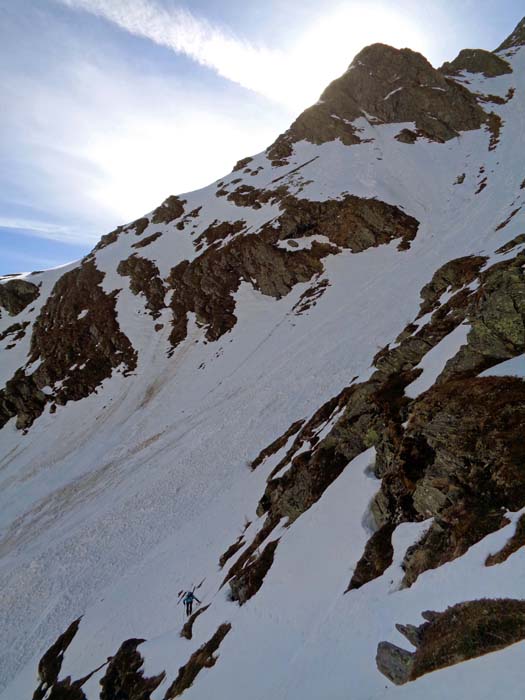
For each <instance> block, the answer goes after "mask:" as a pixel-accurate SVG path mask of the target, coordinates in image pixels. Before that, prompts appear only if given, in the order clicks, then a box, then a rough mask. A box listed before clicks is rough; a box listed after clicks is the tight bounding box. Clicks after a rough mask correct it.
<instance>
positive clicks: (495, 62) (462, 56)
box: [439, 49, 512, 78]
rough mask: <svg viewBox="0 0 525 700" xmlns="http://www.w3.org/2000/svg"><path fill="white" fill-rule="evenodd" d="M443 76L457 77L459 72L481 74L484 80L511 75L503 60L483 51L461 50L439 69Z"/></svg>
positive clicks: (508, 66)
mask: <svg viewBox="0 0 525 700" xmlns="http://www.w3.org/2000/svg"><path fill="white" fill-rule="evenodd" d="M439 70H440V71H441V72H442V73H444V74H445V75H457V74H458V73H460V72H461V71H465V72H467V73H481V74H482V75H484V76H485V77H486V78H495V77H496V76H497V75H505V73H512V68H511V67H510V65H509V64H508V63H507V61H505V60H504V59H503V58H500V57H499V56H497V55H496V54H494V53H491V52H490V51H483V49H463V51H460V52H459V54H458V55H457V57H456V58H455V59H454V60H453V61H451V62H450V63H444V64H443V65H442V66H441V68H440V69H439Z"/></svg>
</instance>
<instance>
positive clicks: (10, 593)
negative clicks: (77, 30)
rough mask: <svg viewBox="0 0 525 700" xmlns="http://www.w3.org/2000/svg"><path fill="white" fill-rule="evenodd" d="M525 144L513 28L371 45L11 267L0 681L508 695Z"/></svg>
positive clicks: (522, 566) (3, 415) (81, 690)
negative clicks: (438, 61) (89, 223)
mask: <svg viewBox="0 0 525 700" xmlns="http://www.w3.org/2000/svg"><path fill="white" fill-rule="evenodd" d="M524 150H525V20H523V21H522V22H521V23H520V24H519V25H518V26H517V28H516V29H515V30H514V32H513V33H512V34H511V35H510V37H509V38H508V39H507V40H506V41H505V42H504V43H503V44H502V45H501V46H500V47H499V48H498V49H497V50H496V51H495V52H493V53H490V52H487V51H482V50H471V49H469V50H465V51H462V52H461V53H460V54H459V56H458V57H457V58H456V59H455V60H454V61H452V62H451V63H446V64H445V65H444V66H442V67H441V68H440V69H439V70H436V69H434V68H433V67H432V66H431V65H430V64H429V63H428V62H427V61H426V59H425V58H424V57H423V56H421V55H420V54H418V53H415V52H413V51H411V50H408V49H403V50H397V49H393V48H390V47H388V46H384V45H381V44H376V45H373V46H370V47H368V48H365V49H364V50H363V51H362V52H361V53H360V54H359V55H358V56H357V57H356V58H355V59H354V61H353V63H352V64H351V65H350V67H349V68H348V70H347V71H346V73H345V74H344V75H343V76H341V77H340V78H339V79H338V80H336V81H334V82H333V83H332V84H331V85H330V86H329V87H328V88H327V89H326V90H325V92H324V93H323V95H322V96H321V99H320V101H319V102H318V103H317V104H315V105H314V106H313V107H311V108H310V109H308V110H306V111H305V112H304V113H303V114H301V115H300V116H299V118H298V119H297V120H296V121H295V122H294V123H293V125H292V126H291V127H290V129H289V130H288V131H287V132H286V133H285V134H283V135H281V136H280V137H279V138H278V139H277V141H276V142H275V143H274V144H273V145H272V146H270V147H269V148H268V149H267V151H265V152H264V153H261V154H259V155H256V156H254V157H253V158H246V159H244V160H243V161H240V162H239V163H237V165H236V166H235V167H234V169H233V172H232V173H230V174H229V175H228V176H226V177H225V178H223V180H221V181H220V182H217V183H213V184H212V185H210V186H209V187H207V188H205V189H203V190H199V191H197V192H191V193H188V194H184V195H181V196H171V197H168V199H167V200H166V201H165V202H164V203H163V204H162V205H161V206H160V207H158V208H157V209H156V210H155V211H154V212H151V213H150V214H148V215H146V216H145V217H144V218H141V219H139V220H137V221H135V222H133V223H131V224H129V225H127V226H122V227H119V228H118V229H117V230H116V231H113V232H111V233H109V234H107V235H106V236H103V238H102V239H101V242H100V243H99V244H98V245H97V246H96V248H95V249H94V250H93V251H92V252H91V253H90V254H89V255H88V256H86V257H85V258H84V259H83V260H81V261H79V262H77V263H74V264H71V265H67V266H65V267H62V268H59V269H55V270H48V271H45V272H33V273H31V274H24V275H12V276H7V277H4V278H2V279H1V280H0V281H1V284H0V306H1V318H0V339H1V343H2V346H1V348H2V355H1V357H2V362H1V369H0V372H1V386H2V387H3V388H2V389H1V390H0V425H1V426H2V430H1V431H0V439H1V444H2V456H1V458H0V479H1V481H0V484H1V490H0V493H1V496H0V497H1V507H0V518H1V523H0V524H1V543H0V548H1V550H0V551H1V560H0V567H1V568H0V597H1V602H2V604H1V613H2V623H1V624H2V640H3V643H2V649H1V679H2V688H3V690H2V691H0V698H1V699H2V700H23V699H26V698H27V699H29V698H34V699H35V700H44V698H45V700H58V699H60V700H85V698H87V699H88V700H94V699H95V698H101V699H103V700H117V699H123V698H127V699H128V700H148V699H151V700H162V699H166V700H168V699H171V698H175V697H179V696H180V695H183V696H184V698H187V699H188V700H192V699H194V700H207V699H212V698H213V700H226V698H227V699H228V700H235V699H237V698H238V699H239V700H241V698H242V700H263V699H264V700H266V699H267V698H275V699H276V700H299V698H300V699H301V700H310V699H311V700H314V699H315V700H319V699H320V698H326V700H336V699H337V700H339V699H341V700H342V699H343V698H344V699H345V700H346V699H347V698H355V699H358V700H365V699H366V700H379V699H380V698H385V697H391V698H396V697H402V698H404V699H405V698H407V699H410V698H414V699H420V698H423V697H424V698H425V699H426V700H431V699H435V700H437V699H439V700H441V699H442V698H443V697H447V698H448V699H449V700H453V699H457V700H465V699H468V698H476V699H477V700H483V699H484V698H487V699H488V698H491V700H492V699H493V698H497V697H505V698H506V700H511V699H513V698H518V697H519V698H521V696H522V692H523V691H522V688H523V685H524V683H525V664H523V660H522V658H523V643H521V644H519V643H518V642H520V640H523V639H525V599H524V598H525V596H524V591H525V548H524V545H525V443H524V440H523V425H524V422H525V382H524V381H523V378H524V377H525V356H524V352H525V278H524V265H525V160H524V158H523V153H524ZM188 589H194V590H195V594H196V595H197V597H198V598H199V599H200V601H201V602H202V604H201V605H200V606H198V607H197V608H196V611H195V612H194V613H193V615H192V617H191V618H190V619H189V620H187V619H185V614H184V611H183V609H182V608H183V605H182V603H180V604H178V601H179V593H180V591H184V590H188ZM489 652H490V653H489ZM37 671H38V678H37Z"/></svg>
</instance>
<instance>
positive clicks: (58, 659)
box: [33, 618, 84, 700]
mask: <svg viewBox="0 0 525 700" xmlns="http://www.w3.org/2000/svg"><path fill="white" fill-rule="evenodd" d="M79 625H80V618H79V619H78V620H75V621H74V622H72V623H71V624H70V625H69V627H68V628H67V630H66V631H65V632H64V633H63V634H61V635H60V636H59V637H58V639H57V640H56V642H55V643H54V644H53V645H52V646H50V647H49V649H48V650H47V651H46V653H45V654H44V656H43V657H42V658H41V659H40V663H39V664H38V679H39V681H40V682H39V685H38V688H37V689H36V690H35V692H34V693H33V700H44V697H46V695H47V693H48V692H49V689H50V688H53V689H54V686H56V684H57V682H58V675H59V673H60V669H61V668H62V661H63V658H64V653H65V652H66V650H67V648H68V647H69V645H70V644H71V642H72V641H73V639H74V638H75V635H76V633H77V632H78V627H79ZM69 697H70V698H71V700H73V699H74V698H75V695H73V694H70V695H69V696H68V695H64V698H68V699H69ZM79 698H82V699H83V698H84V694H83V693H81V694H80V695H79Z"/></svg>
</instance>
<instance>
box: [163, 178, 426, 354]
mask: <svg viewBox="0 0 525 700" xmlns="http://www.w3.org/2000/svg"><path fill="white" fill-rule="evenodd" d="M274 195H275V193H273V194H272V196H274ZM260 197H263V198H265V197H266V195H265V194H264V192H263V191H259V190H255V189H254V190H253V191H252V190H250V198H253V201H256V200H258V199H259V198H260ZM250 201H252V200H250ZM280 204H281V208H282V209H283V213H282V214H281V216H280V217H279V219H278V221H277V222H273V225H269V226H266V227H263V229H262V230H261V231H260V232H259V233H258V234H248V235H244V236H242V237H241V236H233V237H232V238H231V240H227V241H224V240H223V239H224V237H225V236H230V234H232V233H236V232H238V230H239V227H242V226H244V222H242V221H238V222H235V223H234V224H231V223H224V224H221V225H216V224H215V223H214V224H212V225H211V226H210V227H209V228H208V229H207V231H205V232H204V234H203V235H205V236H206V237H207V238H208V237H209V236H211V239H210V240H211V241H212V242H214V241H216V240H223V245H222V246H220V247H216V246H213V245H212V246H211V247H208V248H206V250H204V252H202V253H201V255H199V256H198V257H197V258H195V259H194V260H192V261H191V262H190V261H188V260H183V261H182V262H180V263H179V264H178V265H177V266H176V267H174V268H172V270H171V272H170V275H169V276H168V280H167V282H168V284H169V285H170V286H171V287H172V288H173V290H174V293H173V296H172V301H171V308H172V310H173V330H172V333H171V336H170V340H171V343H172V345H173V346H176V345H177V344H178V343H180V342H181V341H182V340H184V339H185V338H186V335H187V314H188V312H193V313H195V314H196V317H197V322H198V323H200V324H202V325H204V326H205V327H206V338H207V339H208V340H216V339H217V338H219V337H220V336H222V335H223V334H224V333H226V332H227V331H229V330H231V328H233V326H234V325H235V323H236V317H235V314H234V310H235V301H234V298H233V295H234V293H235V292H236V291H237V289H238V288H239V285H240V283H241V281H247V282H250V283H251V284H252V285H253V286H254V287H255V288H256V289H258V290H259V291H261V292H262V293H263V294H266V295H268V296H273V297H275V298H276V299H280V298H281V297H283V296H285V295H286V294H288V293H289V292H290V290H291V289H292V288H293V287H294V286H295V285H296V284H298V283H300V282H308V281H309V280H310V279H312V277H313V276H314V275H316V274H319V273H321V272H322V271H323V266H322V264H321V260H322V259H323V258H324V257H326V256H327V255H329V254H334V253H337V252H338V251H339V248H338V247H344V248H349V249H350V250H351V251H352V252H354V253H357V252H361V251H363V250H366V249H367V248H370V247H372V246H377V245H381V244H385V243H389V242H390V241H392V240H395V239H400V240H401V242H402V243H404V244H405V245H404V246H403V247H405V248H406V247H407V245H408V244H409V243H410V241H411V240H413V239H414V237H415V235H416V233H417V229H418V226H419V224H418V222H417V221H416V219H414V218H413V217H411V216H409V215H407V214H405V213H403V212H402V211H401V210H400V209H399V208H397V207H394V206H392V205H390V204H386V203H385V202H381V201H379V200H375V199H364V198H359V197H355V196H352V195H347V196H346V197H344V198H343V199H341V200H327V201H324V202H315V201H310V200H303V199H297V198H295V197H292V196H290V195H285V196H284V198H283V199H282V200H281V202H280ZM314 234H317V235H323V236H326V237H327V238H328V239H329V241H330V243H318V242H317V241H314V242H313V243H312V246H311V248H308V249H302V250H293V251H288V250H284V249H283V248H280V247H278V246H277V245H276V243H277V242H278V241H279V240H285V239H290V238H292V239H293V238H300V237H303V236H306V235H314ZM196 242H197V244H198V245H200V244H201V243H202V240H199V239H197V241H196ZM335 246H338V247H335Z"/></svg>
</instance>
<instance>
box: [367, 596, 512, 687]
mask: <svg viewBox="0 0 525 700" xmlns="http://www.w3.org/2000/svg"><path fill="white" fill-rule="evenodd" d="M425 617H426V618H427V619H428V620H429V621H428V622H424V623H423V624H422V625H420V626H419V627H417V628H416V627H414V626H413V625H409V626H407V627H402V626H399V625H396V627H398V629H400V631H402V632H403V634H404V633H405V631H406V632H408V635H407V636H408V638H409V639H410V641H411V642H412V643H414V645H415V646H416V651H415V652H413V653H411V652H408V651H406V650H405V649H402V648H400V647H398V646H396V645H394V644H390V643H389V642H380V644H379V645H378V647H377V656H376V662H377V667H378V669H379V670H380V671H381V673H383V674H384V675H385V676H386V677H387V678H389V680H391V681H392V682H393V683H396V684H397V685H402V684H404V683H407V682H408V681H413V680H415V679H416V678H419V677H420V676H423V675H424V674H426V673H431V672H432V671H437V670H438V669H441V668H446V667H448V666H453V665H455V664H458V663H461V662H462V661H466V660H468V659H474V658H477V657H479V656H483V655H484V654H488V653H490V652H493V651H497V650H499V649H504V648H505V647H508V646H510V645H511V644H515V643H516V642H519V641H521V640H522V639H525V601H523V600H514V599H511V598H496V599H492V600H491V599H487V598H483V599H481V600H471V601H467V602H465V603H459V604H457V605H454V606H452V607H450V608H447V609H446V610H445V611H444V612H442V613H434V612H433V613H431V614H429V613H428V611H427V614H426V615H425Z"/></svg>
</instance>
